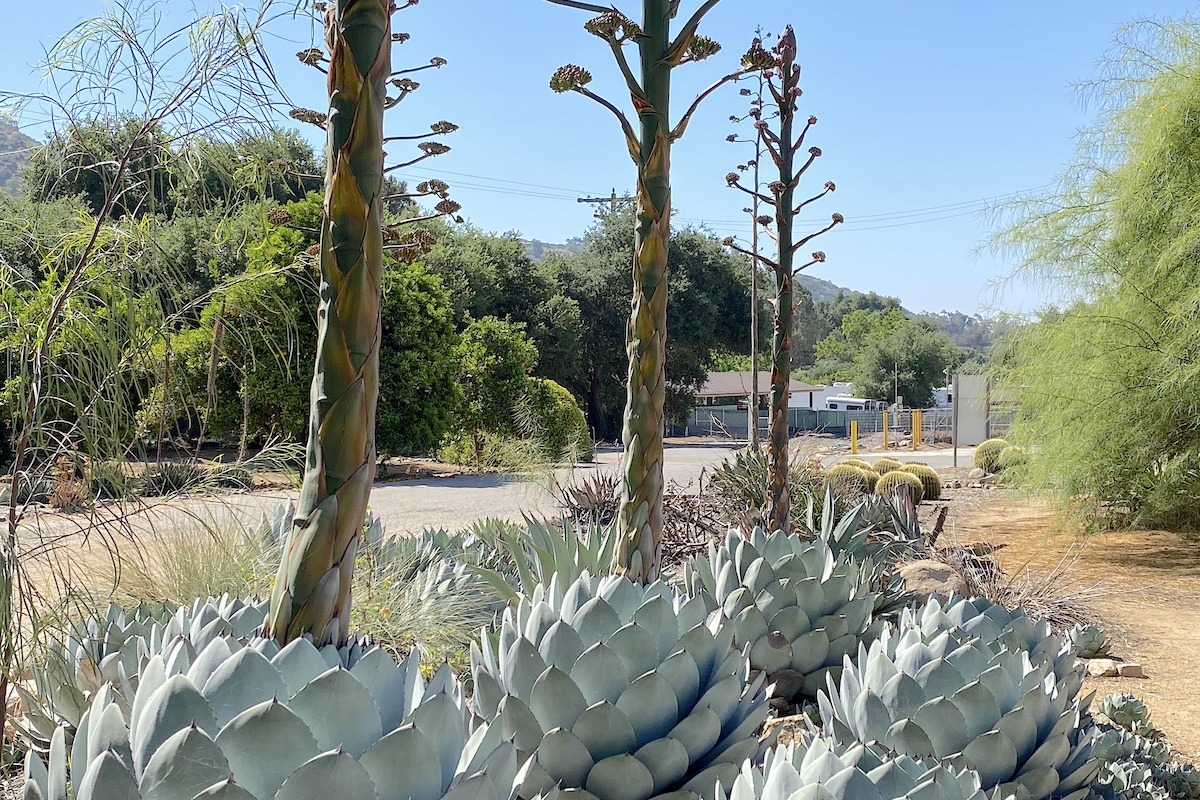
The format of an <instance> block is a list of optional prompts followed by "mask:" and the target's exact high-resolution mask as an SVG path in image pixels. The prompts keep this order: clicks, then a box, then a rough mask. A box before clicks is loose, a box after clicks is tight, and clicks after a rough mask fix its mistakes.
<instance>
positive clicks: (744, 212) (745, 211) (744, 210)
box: [742, 208, 754, 214]
mask: <svg viewBox="0 0 1200 800" xmlns="http://www.w3.org/2000/svg"><path fill="white" fill-rule="evenodd" d="M742 213H743V214H753V213H754V209H752V208H743V209H742Z"/></svg>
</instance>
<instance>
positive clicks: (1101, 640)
mask: <svg viewBox="0 0 1200 800" xmlns="http://www.w3.org/2000/svg"><path fill="white" fill-rule="evenodd" d="M1067 636H1068V638H1070V640H1071V648H1072V649H1073V650H1074V651H1075V655H1077V656H1079V657H1080V658H1104V657H1105V656H1106V655H1108V653H1109V650H1111V649H1112V640H1111V639H1110V638H1109V636H1108V631H1106V630H1104V628H1101V627H1100V626H1099V625H1092V624H1087V625H1083V624H1079V625H1076V626H1075V627H1074V628H1071V630H1070V631H1068V632H1067Z"/></svg>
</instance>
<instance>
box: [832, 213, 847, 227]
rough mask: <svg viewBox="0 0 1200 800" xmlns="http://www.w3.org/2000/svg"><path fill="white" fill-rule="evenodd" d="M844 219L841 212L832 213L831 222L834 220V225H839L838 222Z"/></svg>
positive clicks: (840, 222)
mask: <svg viewBox="0 0 1200 800" xmlns="http://www.w3.org/2000/svg"><path fill="white" fill-rule="evenodd" d="M845 221H846V218H845V217H843V216H842V215H841V214H834V215H833V222H834V224H836V225H840V224H842V223H843V222H845Z"/></svg>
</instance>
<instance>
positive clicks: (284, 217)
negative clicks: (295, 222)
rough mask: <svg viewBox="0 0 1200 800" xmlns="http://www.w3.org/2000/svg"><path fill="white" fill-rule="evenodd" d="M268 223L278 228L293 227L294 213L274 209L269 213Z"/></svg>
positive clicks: (284, 209)
mask: <svg viewBox="0 0 1200 800" xmlns="http://www.w3.org/2000/svg"><path fill="white" fill-rule="evenodd" d="M267 222H269V223H271V224H272V225H275V226H276V227H282V226H284V225H291V224H292V212H290V211H288V210H287V209H286V208H272V209H271V210H270V211H268V212H267Z"/></svg>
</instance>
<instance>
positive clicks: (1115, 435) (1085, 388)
mask: <svg viewBox="0 0 1200 800" xmlns="http://www.w3.org/2000/svg"><path fill="white" fill-rule="evenodd" d="M1198 65H1200V25H1198V24H1197V23H1196V22H1194V21H1183V22H1170V21H1167V22H1159V21H1155V22H1154V23H1153V24H1151V23H1146V24H1142V25H1135V26H1131V27H1128V28H1125V29H1123V30H1122V31H1121V32H1120V33H1119V34H1118V38H1117V43H1116V47H1115V49H1114V51H1113V53H1112V54H1111V56H1110V58H1109V59H1108V61H1107V63H1105V64H1104V65H1103V66H1104V74H1105V80H1104V81H1103V82H1101V83H1100V84H1099V86H1100V87H1101V88H1102V89H1103V91H1104V94H1103V95H1102V96H1101V100H1102V104H1101V110H1100V116H1099V119H1098V121H1097V123H1096V125H1095V127H1094V129H1093V130H1092V131H1091V132H1090V133H1089V134H1088V135H1087V136H1086V137H1085V138H1084V139H1083V141H1082V142H1081V146H1080V149H1079V154H1078V156H1077V157H1076V158H1075V160H1074V162H1073V163H1072V164H1071V166H1070V167H1069V168H1068V170H1067V171H1066V173H1065V174H1064V175H1063V176H1062V179H1061V181H1060V183H1059V189H1058V191H1057V192H1056V193H1055V194H1054V195H1052V196H1049V197H1045V198H1038V199H1036V200H1034V201H1031V202H1028V203H1025V204H1022V205H1019V206H1013V207H1010V208H1008V209H1007V210H1008V211H1009V212H1012V213H1013V214H1014V215H1015V216H1016V222H1015V223H1014V224H1013V225H1011V226H1010V227H1008V228H1006V229H1005V230H1003V231H1002V232H1001V233H1000V234H999V235H998V237H997V244H998V245H999V246H1001V247H1002V248H1004V249H1005V250H1006V251H1007V252H1010V253H1015V254H1016V255H1017V256H1018V257H1019V258H1020V270H1019V272H1018V275H1019V276H1020V277H1023V278H1027V279H1035V280H1039V281H1041V282H1043V285H1046V286H1048V288H1049V289H1050V290H1051V291H1053V292H1054V293H1055V294H1057V295H1058V296H1060V297H1064V298H1065V300H1064V301H1063V302H1062V303H1061V305H1060V307H1059V308H1057V309H1050V310H1049V312H1048V313H1045V314H1042V315H1041V317H1040V320H1039V321H1037V322H1036V323H1035V324H1031V325H1027V326H1026V327H1024V328H1023V329H1021V330H1019V331H1018V332H1017V333H1016V334H1015V335H1014V336H1013V341H1012V344H1011V345H1010V347H1011V350H1010V351H1009V363H1008V365H1007V368H1006V372H1007V376H1008V380H1006V381H1005V384H1004V385H1005V386H1006V391H1008V392H1009V393H1011V394H1012V395H1013V396H1014V397H1016V398H1017V399H1019V402H1020V414H1019V417H1018V419H1017V424H1016V427H1015V429H1014V436H1015V437H1016V438H1017V439H1019V440H1020V441H1022V442H1023V443H1025V444H1028V445H1032V446H1033V447H1031V448H1030V452H1031V461H1030V463H1029V465H1028V478H1029V480H1030V482H1031V484H1032V485H1033V486H1034V487H1035V488H1040V489H1044V490H1047V491H1051V492H1054V493H1055V494H1056V495H1057V496H1059V497H1060V498H1062V499H1063V501H1064V502H1065V503H1067V504H1075V503H1076V502H1077V501H1079V500H1081V499H1083V500H1087V501H1090V502H1089V503H1087V504H1086V506H1087V511H1088V513H1089V515H1091V516H1092V517H1093V518H1094V519H1096V520H1097V521H1098V522H1101V523H1103V524H1109V525H1132V526H1138V527H1167V528H1172V529H1185V530H1196V529H1197V528H1200V489H1198V488H1197V487H1200V480H1198V478H1200V424H1197V421H1196V420H1197V417H1196V413H1195V409H1196V396H1197V393H1198V390H1200V366H1198V364H1200V362H1198V360H1197V358H1196V354H1197V353H1200V325H1198V324H1197V322H1196V316H1195V311H1196V308H1197V303H1198V302H1200V293H1198V289H1197V287H1198V286H1200V231H1198V229H1197V226H1196V220H1197V219H1200V69H1198Z"/></svg>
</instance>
